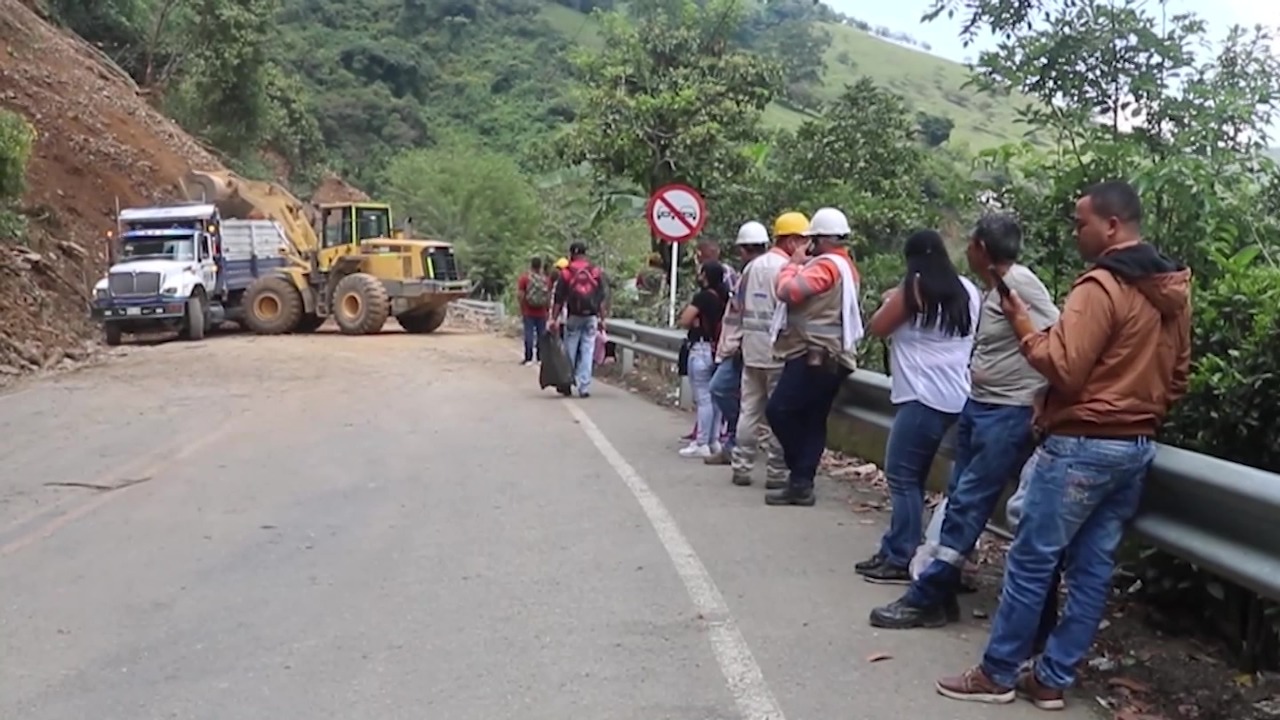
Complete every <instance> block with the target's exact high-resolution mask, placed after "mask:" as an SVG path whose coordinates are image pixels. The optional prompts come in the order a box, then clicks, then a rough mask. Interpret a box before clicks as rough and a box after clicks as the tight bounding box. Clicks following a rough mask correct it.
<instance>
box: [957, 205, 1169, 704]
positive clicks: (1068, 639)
mask: <svg viewBox="0 0 1280 720" xmlns="http://www.w3.org/2000/svg"><path fill="white" fill-rule="evenodd" d="M1075 230H1076V243H1077V245H1078V246H1079V248H1080V254H1081V255H1082V256H1083V257H1084V258H1085V259H1086V260H1087V261H1089V262H1091V263H1092V266H1091V267H1090V268H1089V269H1087V270H1086V271H1085V272H1084V273H1083V274H1081V275H1080V276H1079V277H1078V278H1076V280H1075V283H1074V284H1073V285H1072V287H1071V292H1070V293H1069V294H1068V296H1067V300H1066V303H1065V305H1064V307H1063V309H1062V315H1061V317H1060V318H1059V320H1058V322H1057V323H1055V324H1054V325H1053V326H1052V327H1050V328H1049V329H1047V330H1042V331H1039V332H1037V331H1036V328H1035V323H1034V322H1033V320H1032V319H1031V314H1030V311H1029V310H1028V308H1027V305H1026V302H1025V301H1024V300H1023V299H1022V298H1021V297H1020V296H1019V295H1018V294H1017V293H1016V292H1010V293H1009V294H1008V296H1007V297H1005V298H1004V299H1003V300H1002V302H1001V306H1002V308H1003V309H1004V312H1005V315H1006V316H1007V317H1008V319H1009V323H1010V324H1011V325H1012V326H1013V329H1014V332H1015V333H1016V334H1017V336H1018V338H1019V339H1020V345H1021V350H1022V354H1023V356H1024V357H1026V359H1027V361H1028V362H1029V363H1030V364H1031V367H1033V368H1035V369H1036V370H1037V371H1039V372H1040V374H1041V375H1043V376H1044V377H1045V379H1046V380H1047V381H1048V390H1047V392H1046V393H1044V395H1043V396H1042V397H1041V398H1040V400H1039V401H1038V403H1037V405H1036V413H1035V425H1036V431H1037V434H1038V436H1039V437H1040V444H1039V447H1038V448H1037V455H1036V459H1035V464H1034V465H1033V466H1032V468H1031V473H1032V474H1031V477H1030V478H1029V479H1028V482H1027V488H1026V496H1025V499H1024V500H1023V505H1022V516H1021V518H1019V521H1018V530H1017V534H1016V535H1015V537H1014V540H1013V544H1012V545H1011V546H1010V548H1009V553H1008V558H1007V560H1006V564H1005V575H1004V586H1003V589H1002V590H1001V594H1000V605H999V607H998V608H997V610H996V613H995V618H994V620H993V621H992V624H991V637H990V639H989V640H988V641H987V647H986V651H985V653H984V654H983V656H982V662H981V663H980V664H979V665H977V666H974V667H972V668H970V669H969V670H967V671H966V672H964V673H963V674H961V675H958V676H955V677H945V678H942V679H940V680H938V681H937V690H938V692H939V693H941V694H942V695H944V696H946V697H949V698H953V699H956V700H968V701H976V702H986V703H1006V702H1012V701H1013V700H1014V698H1015V695H1016V694H1018V693H1021V694H1023V695H1025V696H1026V697H1028V698H1029V699H1030V700H1031V701H1032V702H1033V703H1035V705H1036V706H1037V707H1039V708H1042V709H1058V708H1061V707H1063V706H1064V705H1065V701H1064V699H1063V692H1064V691H1065V690H1066V689H1067V688H1068V687H1070V686H1071V685H1072V684H1073V683H1074V682H1075V680H1076V668H1077V667H1078V665H1079V664H1080V662H1081V661H1082V660H1083V659H1084V656H1085V654H1086V653H1087V652H1088V650H1089V646H1090V645H1092V644H1093V639H1094V635H1095V634H1096V633H1097V630H1098V624H1099V623H1100V622H1101V620H1102V615H1103V612H1104V610H1105V609H1106V604H1107V596H1108V595H1109V593H1110V589H1111V574H1112V571H1113V570H1114V568H1115V552H1116V548H1117V546H1118V545H1119V544H1120V539H1121V537H1122V535H1123V532H1124V525H1125V523H1127V522H1128V521H1129V520H1130V519H1131V518H1132V517H1133V516H1134V514H1135V513H1136V512H1137V509H1138V501H1139V500H1140V499H1141V497H1142V485H1143V479H1144V478H1145V477H1146V474H1147V471H1148V470H1149V469H1150V467H1151V462H1152V460H1153V459H1154V458H1155V454H1156V445H1155V434H1156V432H1157V430H1159V428H1160V425H1161V423H1162V422H1163V421H1164V418H1165V416H1166V415H1167V414H1168V412H1169V409H1170V407H1171V405H1172V404H1173V403H1174V402H1176V401H1177V400H1178V399H1179V398H1180V397H1181V396H1182V395H1183V394H1184V393H1185V392H1186V388H1187V378H1188V374H1189V372H1190V361H1191V337H1190V334H1191V293H1190V281H1191V272H1190V271H1189V270H1188V269H1187V267H1186V266H1185V265H1183V264H1182V263H1180V262H1177V261H1175V260H1172V259H1170V258H1168V257H1166V256H1165V255H1163V254H1161V253H1160V252H1159V251H1158V250H1156V248H1155V247H1153V246H1152V245H1150V244H1148V243H1146V242H1145V241H1144V240H1143V238H1142V203H1141V201H1140V200H1139V198H1138V193H1137V192H1136V191H1135V190H1134V189H1133V187H1132V186H1130V185H1129V184H1128V183H1125V182H1119V181H1110V182H1103V183H1100V184H1098V185H1094V186H1092V187H1090V188H1089V189H1088V190H1086V191H1085V193H1084V195H1083V196H1082V197H1081V198H1080V199H1079V200H1078V201H1077V202H1076V209H1075ZM1064 556H1065V557H1066V560H1067V562H1066V564H1065V566H1064V572H1065V575H1064V581H1065V582H1066V585H1067V592H1068V595H1069V599H1068V602H1067V604H1066V606H1065V607H1064V608H1063V612H1062V616H1061V619H1060V620H1059V621H1058V624H1057V626H1056V627H1055V628H1054V630H1053V632H1052V634H1051V635H1050V636H1049V641H1048V643H1047V645H1046V647H1045V650H1044V654H1042V655H1041V656H1040V657H1039V658H1038V659H1036V660H1035V662H1034V663H1033V664H1032V666H1031V668H1030V670H1029V671H1026V672H1020V668H1021V667H1022V666H1023V663H1024V661H1026V660H1027V659H1028V658H1029V657H1030V656H1031V646H1032V643H1033V642H1034V637H1035V630H1036V625H1037V624H1038V623H1039V621H1040V618H1041V613H1042V611H1043V610H1044V607H1045V601H1046V599H1047V596H1048V593H1049V590H1050V587H1051V585H1052V583H1053V579H1054V575H1055V571H1056V569H1057V568H1058V565H1059V562H1060V561H1061V560H1062V559H1063V557H1064Z"/></svg>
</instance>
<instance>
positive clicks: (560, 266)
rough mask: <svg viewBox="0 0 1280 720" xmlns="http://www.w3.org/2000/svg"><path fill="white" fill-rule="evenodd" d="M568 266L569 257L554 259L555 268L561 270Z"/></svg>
mask: <svg viewBox="0 0 1280 720" xmlns="http://www.w3.org/2000/svg"><path fill="white" fill-rule="evenodd" d="M567 267H569V258H560V259H559V260H557V261H556V268H558V269H560V270H563V269H565V268H567Z"/></svg>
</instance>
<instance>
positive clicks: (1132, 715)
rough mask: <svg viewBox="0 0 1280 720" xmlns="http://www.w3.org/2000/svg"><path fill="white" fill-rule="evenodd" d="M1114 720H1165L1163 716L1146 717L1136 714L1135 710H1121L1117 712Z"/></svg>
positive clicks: (1143, 714) (1145, 715)
mask: <svg viewBox="0 0 1280 720" xmlns="http://www.w3.org/2000/svg"><path fill="white" fill-rule="evenodd" d="M1114 720H1165V717H1164V716H1163V715H1147V714H1145V713H1141V712H1138V710H1137V709H1136V708H1123V709H1121V710H1117V711H1116V714H1115V717H1114Z"/></svg>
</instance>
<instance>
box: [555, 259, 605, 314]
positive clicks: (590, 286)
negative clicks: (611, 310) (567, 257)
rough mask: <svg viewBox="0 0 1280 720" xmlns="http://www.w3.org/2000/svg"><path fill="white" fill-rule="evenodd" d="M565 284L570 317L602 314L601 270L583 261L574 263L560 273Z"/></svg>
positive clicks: (566, 305) (566, 302) (566, 304)
mask: <svg viewBox="0 0 1280 720" xmlns="http://www.w3.org/2000/svg"><path fill="white" fill-rule="evenodd" d="M560 280H561V282H563V283H564V284H565V289H566V291H567V292H566V293H565V307H566V308H567V309H568V310H569V314H570V315H599V314H600V304H601V303H600V300H601V298H600V294H601V293H600V287H601V282H600V268H598V267H596V266H595V265H592V264H591V263H589V262H587V261H585V260H583V261H581V262H573V263H570V264H569V267H567V268H565V269H564V270H563V271H562V272H561V273H560Z"/></svg>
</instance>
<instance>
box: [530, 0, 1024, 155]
mask: <svg viewBox="0 0 1280 720" xmlns="http://www.w3.org/2000/svg"><path fill="white" fill-rule="evenodd" d="M541 14H542V17H543V19H545V20H546V21H547V22H548V23H549V24H550V25H551V26H552V27H554V28H555V29H556V30H557V31H558V32H560V34H562V35H563V36H564V37H566V38H567V39H569V40H570V41H571V42H573V43H576V44H578V45H580V46H582V47H586V48H591V49H595V48H599V47H600V46H601V42H602V40H601V38H600V33H599V28H598V26H597V24H596V22H595V20H594V19H593V18H591V17H590V16H588V15H585V14H583V13H580V12H578V11H577V10H574V9H572V8H568V7H565V6H563V5H559V4H556V3H554V2H550V0H547V2H546V3H545V6H544V7H543V9H542V12H541ZM823 26H824V27H825V28H826V29H827V31H828V32H830V33H831V47H830V48H829V49H828V50H827V54H826V58H825V60H826V64H827V68H826V73H825V75H824V84H823V87H822V88H820V89H818V91H817V95H818V97H819V98H821V99H823V100H829V99H834V98H835V97H836V96H837V95H838V94H839V93H840V91H841V90H842V89H843V88H844V86H845V85H846V84H851V83H853V82H854V81H856V80H857V79H858V77H860V76H867V77H869V78H871V79H872V80H874V81H875V82H876V83H878V84H880V85H881V86H883V87H886V88H889V89H891V90H893V91H895V92H897V93H899V94H901V95H902V96H903V97H905V98H906V99H907V101H908V102H909V103H910V104H911V105H912V107H914V108H915V109H916V110H918V111H921V112H926V113H929V114H930V115H940V116H945V117H948V118H950V119H951V120H952V121H953V122H954V123H955V129H954V130H953V131H952V133H951V142H952V143H967V144H968V145H969V146H970V147H971V148H973V149H975V150H977V149H983V148H988V147H994V146H996V145H1000V144H1002V143H1005V142H1008V141H1010V140H1016V139H1018V138H1020V137H1021V136H1022V133H1023V128H1022V127H1021V126H1020V125H1018V123H1017V122H1016V115H1015V112H1014V109H1015V108H1016V107H1018V106H1020V105H1022V104H1025V103H1026V102H1027V100H1026V99H1025V98H1016V97H1015V98H994V97H990V96H987V95H984V94H981V93H979V92H977V91H976V90H973V89H961V87H962V86H963V85H964V83H965V81H966V80H967V79H968V77H969V71H968V69H967V68H965V67H964V66H963V65H961V64H959V63H955V62H952V61H950V60H947V59H945V58H941V57H938V56H936V55H931V54H929V53H926V52H923V51H921V50H917V49H914V48H909V47H904V46H902V45H898V44H896V43H892V42H889V41H887V40H883V39H881V38H878V37H876V36H875V35H872V34H870V33H865V32H862V31H861V30H858V29H856V28H852V27H849V26H847V25H838V24H835V23H824V24H823ZM804 118H805V116H804V114H803V113H800V112H797V111H795V110H792V109H790V108H787V107H783V106H780V105H776V104H775V105H773V106H771V107H770V108H769V109H768V111H767V112H766V113H765V120H766V122H769V123H772V124H776V125H780V126H783V127H795V126H796V125H799V124H800V123H801V122H802V121H803V120H804Z"/></svg>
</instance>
